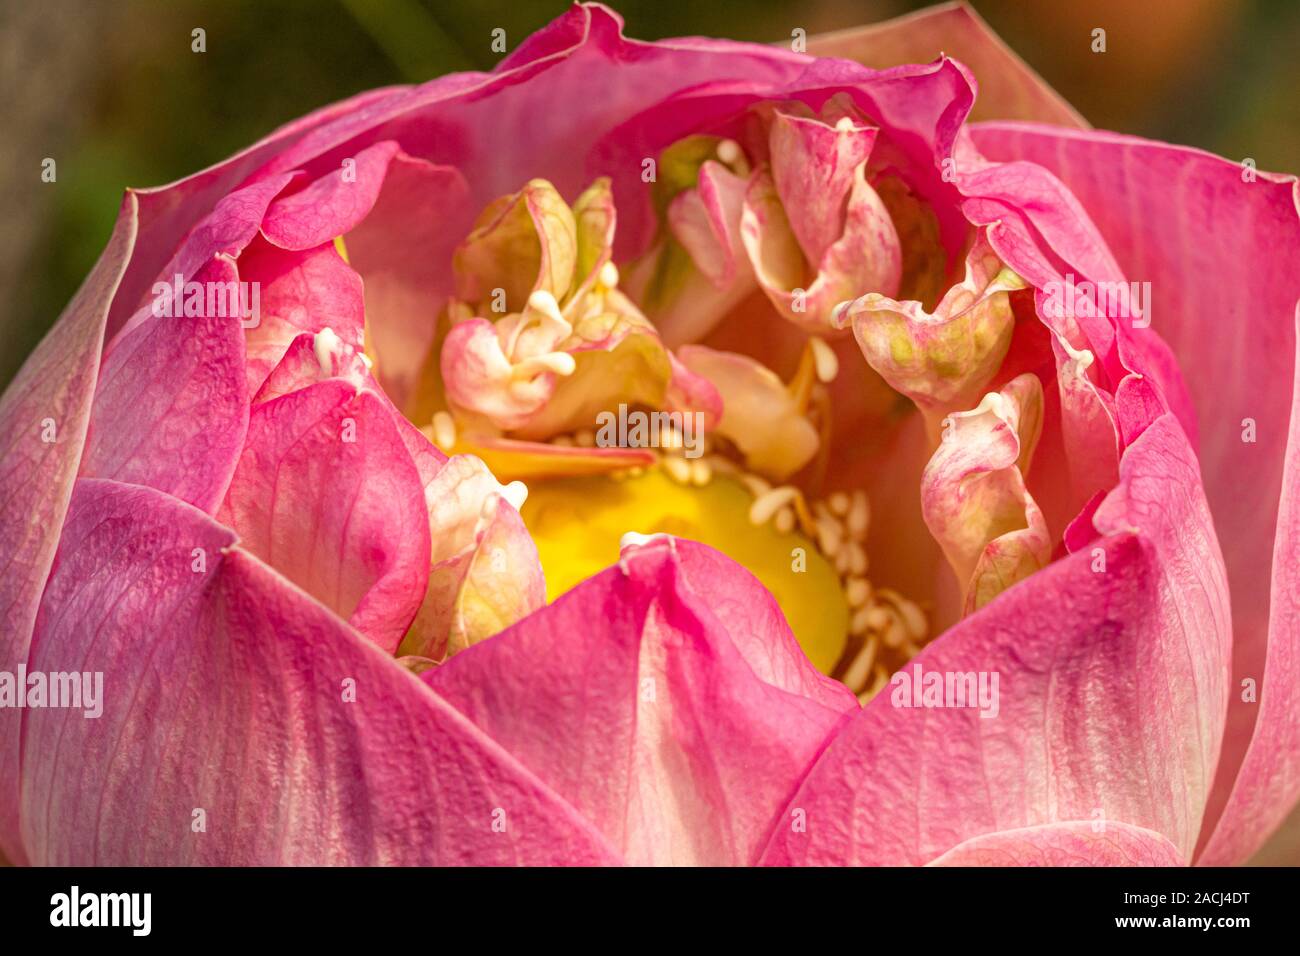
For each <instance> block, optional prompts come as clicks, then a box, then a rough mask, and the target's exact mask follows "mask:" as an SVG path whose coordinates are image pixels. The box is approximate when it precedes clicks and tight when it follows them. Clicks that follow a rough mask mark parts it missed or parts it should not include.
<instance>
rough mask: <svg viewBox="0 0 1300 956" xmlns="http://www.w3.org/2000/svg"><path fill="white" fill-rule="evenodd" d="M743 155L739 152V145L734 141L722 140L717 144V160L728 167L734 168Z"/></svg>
mask: <svg viewBox="0 0 1300 956" xmlns="http://www.w3.org/2000/svg"><path fill="white" fill-rule="evenodd" d="M744 156H745V154H744V152H742V151H741V148H740V144H739V143H737V142H736V141H735V140H734V139H724V140H720V141H719V142H718V159H720V160H722V162H724V163H726V164H727V165H728V166H734V165H736V163H738V162H740V161H741V160H742V159H743V158H744Z"/></svg>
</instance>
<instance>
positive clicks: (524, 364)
mask: <svg viewBox="0 0 1300 956" xmlns="http://www.w3.org/2000/svg"><path fill="white" fill-rule="evenodd" d="M577 367H578V364H577V362H575V361H574V359H573V356H572V355H570V354H569V353H568V352H547V353H545V354H543V355H533V356H531V357H529V358H526V359H524V360H523V361H521V362H518V363H516V365H515V367H514V368H513V369H511V372H510V374H511V377H513V378H514V379H515V381H516V384H518V383H519V382H520V381H521V380H526V379H530V378H532V377H533V376H534V375H537V374H538V373H539V372H553V373H554V374H556V375H572V374H573V372H574V370H575V369H576V368H577Z"/></svg>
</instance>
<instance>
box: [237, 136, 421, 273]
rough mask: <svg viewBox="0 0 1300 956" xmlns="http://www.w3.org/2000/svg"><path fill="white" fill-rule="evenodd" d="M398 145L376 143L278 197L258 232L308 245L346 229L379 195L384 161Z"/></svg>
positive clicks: (287, 244) (284, 243) (292, 245)
mask: <svg viewBox="0 0 1300 956" xmlns="http://www.w3.org/2000/svg"><path fill="white" fill-rule="evenodd" d="M399 148H400V147H399V146H398V144H397V143H394V142H392V141H384V142H379V143H375V144H374V145H373V146H369V147H367V148H366V149H363V150H360V151H359V152H358V153H357V154H356V156H348V157H345V158H344V160H343V161H342V162H341V163H340V164H339V166H338V168H336V169H333V170H331V171H330V172H328V173H326V174H325V175H323V176H321V177H320V178H318V179H316V180H315V181H314V182H312V183H311V184H309V185H307V186H306V187H304V188H302V189H300V190H298V191H297V192H294V193H290V194H288V195H286V196H281V197H280V198H278V199H276V200H275V201H274V202H273V203H271V205H270V206H269V207H268V208H267V210H266V216H265V218H264V219H263V220H262V233H263V235H265V236H266V238H267V239H268V240H270V241H271V242H273V243H274V244H275V245H277V246H280V247H281V248H283V249H310V248H311V247H312V246H319V245H321V244H323V243H326V242H331V241H333V239H334V237H335V236H341V235H343V234H344V233H345V232H349V231H350V230H351V229H352V228H353V227H354V226H356V225H357V224H358V223H359V222H361V220H362V219H364V218H365V217H366V215H367V214H368V213H369V212H370V210H371V207H373V206H374V204H375V200H376V199H378V197H379V190H380V187H381V186H383V183H384V176H385V174H386V173H387V172H388V163H389V160H391V159H392V158H393V156H394V154H396V153H397V151H398V149H399Z"/></svg>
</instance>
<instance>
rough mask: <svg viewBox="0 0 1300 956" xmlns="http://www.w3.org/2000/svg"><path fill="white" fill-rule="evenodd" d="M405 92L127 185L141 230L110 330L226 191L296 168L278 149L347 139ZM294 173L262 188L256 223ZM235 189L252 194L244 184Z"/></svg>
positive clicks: (384, 92)
mask: <svg viewBox="0 0 1300 956" xmlns="http://www.w3.org/2000/svg"><path fill="white" fill-rule="evenodd" d="M401 92H402V91H401V90H397V89H393V88H388V89H379V90H368V91H366V92H365V93H360V94H358V95H357V96H354V97H351V98H350V99H346V100H342V101H340V102H338V103H331V104H330V105H329V106H325V107H322V108H321V109H318V110H315V111H313V112H311V113H308V114H307V115H306V116H302V117H299V118H298V119H296V120H293V121H292V122H290V123H286V124H285V125H284V126H282V127H280V128H279V129H278V130H276V131H275V132H273V133H271V134H270V135H269V136H267V137H265V138H264V139H262V140H260V141H259V142H257V143H255V144H253V145H252V146H250V147H248V148H247V149H245V150H243V151H242V152H240V153H238V154H236V155H235V156H232V157H231V158H230V159H227V160H225V161H224V162H221V163H218V164H216V165H215V166H211V167H209V168H208V169H205V170H203V171H201V172H198V173H195V174H194V175H192V176H189V177H186V178H185V179H182V180H180V181H179V182H176V183H172V184H170V185H167V186H159V187H157V188H154V189H132V190H128V192H129V193H130V194H131V195H132V196H134V197H135V199H136V201H137V203H138V205H139V209H140V231H139V237H138V241H137V244H136V248H135V252H134V253H133V255H132V257H131V264H130V266H129V267H128V268H127V272H126V275H125V276H124V277H123V279H122V290H121V294H119V295H118V296H117V297H116V298H115V299H114V302H113V308H112V309H111V310H110V312H109V319H108V335H109V336H110V337H111V336H112V335H114V334H115V333H116V332H117V331H118V330H119V329H120V328H121V327H122V325H123V324H124V323H125V322H126V321H127V319H128V318H129V317H130V315H131V314H132V313H133V312H135V310H136V309H137V308H139V306H140V305H141V304H142V303H143V302H144V301H145V300H146V297H147V296H148V293H149V288H150V286H151V285H152V284H153V282H154V281H155V280H156V279H157V278H158V277H159V275H160V274H162V273H163V272H165V271H166V270H165V268H164V266H165V263H167V261H168V259H169V258H171V257H172V256H173V255H174V254H175V253H176V251H177V247H178V245H179V244H180V243H181V241H182V239H184V238H185V236H186V234H187V233H189V232H190V231H191V229H192V228H193V226H194V224H195V223H196V222H198V221H200V220H201V219H203V217H204V216H205V215H206V214H208V213H209V212H210V211H211V210H212V209H213V207H214V206H215V205H217V204H218V203H219V201H221V200H222V199H223V197H225V196H227V195H228V194H230V193H231V192H232V190H236V187H239V186H241V185H250V184H251V183H250V182H249V177H250V176H251V175H253V174H254V173H257V181H259V182H260V181H261V180H265V179H270V178H272V177H274V176H275V175H276V174H277V173H284V172H285V171H286V170H290V169H292V168H294V164H293V163H289V164H288V165H285V166H280V167H278V168H271V167H274V166H275V164H276V159H275V157H276V154H277V153H279V154H281V155H287V154H289V153H294V152H295V151H296V150H295V148H294V147H295V144H300V145H303V146H305V147H306V149H305V150H304V151H305V152H308V153H310V154H311V155H315V154H316V153H317V152H319V151H320V150H321V149H322V144H328V143H333V142H343V141H344V140H346V139H347V138H348V135H347V133H346V132H345V129H346V127H347V126H349V125H355V124H357V123H358V122H360V123H361V124H362V125H363V126H364V123H365V120H366V118H367V117H368V116H373V115H375V113H376V112H377V111H378V110H380V109H381V104H383V103H385V102H392V101H393V100H395V99H397V98H400V95H401ZM331 131H332V134H333V135H331ZM334 137H341V138H337V139H336V138H334ZM313 150H314V151H313ZM259 170H260V172H259ZM289 178H290V177H284V178H283V179H282V180H281V181H280V183H279V184H278V186H276V185H272V186H271V187H269V192H266V193H263V194H259V195H265V200H264V201H263V200H261V199H259V201H258V203H256V204H255V205H260V208H259V209H255V210H253V212H254V215H253V216H250V217H249V218H250V219H251V220H252V222H253V226H254V229H255V228H256V226H257V225H260V223H261V220H262V214H263V213H264V212H265V211H266V205H267V203H269V202H270V200H271V198H273V197H274V195H275V193H276V192H278V191H279V189H280V188H282V187H283V185H284V184H285V183H287V182H288V181H289ZM236 191H238V192H240V193H241V194H243V195H248V194H246V193H243V191H242V190H236ZM249 235H250V236H251V235H252V234H251V233H250V234H249ZM246 241H247V240H245V242H246ZM218 251H222V250H220V249H215V248H214V249H210V250H209V251H208V252H207V253H206V255H205V256H200V257H199V261H200V262H201V261H202V260H203V259H205V258H211V256H212V255H214V254H215V253H216V252H218ZM224 251H226V253H227V254H228V255H233V254H234V250H230V249H227V250H224Z"/></svg>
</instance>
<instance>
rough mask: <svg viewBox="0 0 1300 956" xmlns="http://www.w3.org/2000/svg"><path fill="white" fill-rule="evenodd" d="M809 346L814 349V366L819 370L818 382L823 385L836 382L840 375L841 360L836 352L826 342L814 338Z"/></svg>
mask: <svg viewBox="0 0 1300 956" xmlns="http://www.w3.org/2000/svg"><path fill="white" fill-rule="evenodd" d="M808 344H809V346H811V347H812V355H813V365H814V367H815V368H816V369H817V380H818V381H819V382H823V383H829V382H833V381H835V376H836V375H838V374H839V373H840V360H839V358H838V357H837V356H836V354H835V350H834V349H832V348H831V347H830V346H829V345H827V344H826V342H825V340H823V339H819V338H818V337H817V336H815V335H814V336H813V337H812V338H810V339H809V340H808Z"/></svg>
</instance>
